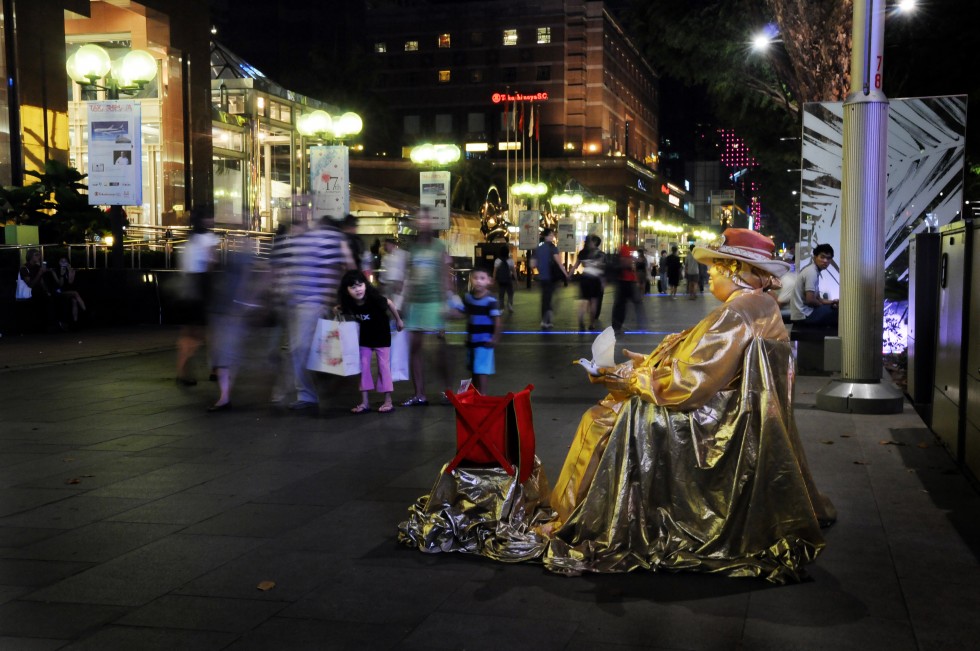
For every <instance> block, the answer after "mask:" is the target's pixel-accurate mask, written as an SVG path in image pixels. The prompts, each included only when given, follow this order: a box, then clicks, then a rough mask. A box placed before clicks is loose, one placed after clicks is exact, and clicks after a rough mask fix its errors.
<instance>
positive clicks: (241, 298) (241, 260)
mask: <svg viewBox="0 0 980 651" xmlns="http://www.w3.org/2000/svg"><path fill="white" fill-rule="evenodd" d="M231 248H232V250H231V251H229V252H228V254H227V256H226V262H225V267H224V271H222V272H221V273H217V274H214V279H213V291H212V300H211V305H210V313H209V315H208V317H209V318H208V325H209V331H210V332H209V341H210V342H211V363H212V366H213V368H214V374H215V377H216V380H217V383H218V399H217V400H216V401H215V402H214V404H213V405H211V406H210V407H208V411H210V412H217V411H227V410H229V409H231V389H232V385H233V384H234V381H235V375H236V374H237V372H238V370H239V368H240V367H241V362H242V356H243V350H244V344H245V338H246V336H247V335H248V326H249V323H248V319H247V318H248V315H249V314H250V313H252V312H253V311H255V310H258V309H260V308H261V307H262V306H261V305H260V304H259V300H260V298H259V297H260V295H261V292H262V287H261V286H260V285H259V283H258V280H257V279H256V277H255V274H253V270H254V267H255V263H256V260H255V256H254V255H253V254H251V253H249V252H247V249H246V247H244V246H242V247H240V248H239V247H231Z"/></svg>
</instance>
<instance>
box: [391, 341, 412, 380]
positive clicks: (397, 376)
mask: <svg viewBox="0 0 980 651" xmlns="http://www.w3.org/2000/svg"><path fill="white" fill-rule="evenodd" d="M389 359H390V361H391V381H392V382H403V381H405V380H408V379H409V374H408V330H402V331H401V332H397V331H396V332H392V333H391V354H390V355H389Z"/></svg>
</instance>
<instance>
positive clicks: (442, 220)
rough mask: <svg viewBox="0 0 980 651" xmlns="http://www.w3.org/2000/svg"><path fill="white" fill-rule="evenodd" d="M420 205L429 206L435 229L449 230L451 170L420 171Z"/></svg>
mask: <svg viewBox="0 0 980 651" xmlns="http://www.w3.org/2000/svg"><path fill="white" fill-rule="evenodd" d="M419 205H420V206H426V207H428V208H429V214H430V215H432V228H433V229H434V230H437V231H447V230H449V225H450V223H449V172H421V173H419Z"/></svg>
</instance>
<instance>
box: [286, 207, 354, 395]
mask: <svg viewBox="0 0 980 651" xmlns="http://www.w3.org/2000/svg"><path fill="white" fill-rule="evenodd" d="M347 242H348V241H347V238H346V237H345V236H344V234H343V233H342V232H341V231H340V229H339V228H338V226H337V224H336V223H335V222H334V220H332V219H331V218H330V217H326V216H325V217H323V218H321V219H320V223H319V224H318V226H317V227H316V228H313V229H310V230H307V231H304V232H301V233H298V234H297V235H293V236H290V237H289V238H288V239H287V240H286V241H285V242H283V244H282V247H281V248H282V251H281V253H280V256H281V258H280V259H281V260H282V264H283V265H284V266H285V269H284V271H285V277H284V281H285V289H284V292H285V295H286V306H287V307H286V310H287V312H286V314H287V324H288V328H289V356H290V360H291V361H292V365H293V380H294V386H295V389H296V398H295V400H294V401H293V402H291V403H290V404H289V408H290V409H292V410H294V411H302V410H307V409H314V408H317V407H318V406H319V397H318V395H317V391H316V385H315V383H314V380H313V375H312V374H311V373H310V371H309V370H308V369H307V368H306V363H307V359H308V358H309V356H310V347H311V346H312V344H313V335H314V333H315V332H316V326H317V322H318V321H319V320H320V318H321V317H322V316H324V315H327V314H331V313H332V311H333V306H334V305H335V304H336V302H337V289H338V287H339V286H340V277H341V276H342V275H343V274H344V272H346V271H348V270H350V269H355V268H356V267H355V262H354V258H353V256H352V255H351V250H350V247H349V246H348V243H347Z"/></svg>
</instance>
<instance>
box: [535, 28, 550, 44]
mask: <svg viewBox="0 0 980 651" xmlns="http://www.w3.org/2000/svg"><path fill="white" fill-rule="evenodd" d="M546 43H551V28H550V27H538V45H544V44H546Z"/></svg>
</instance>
